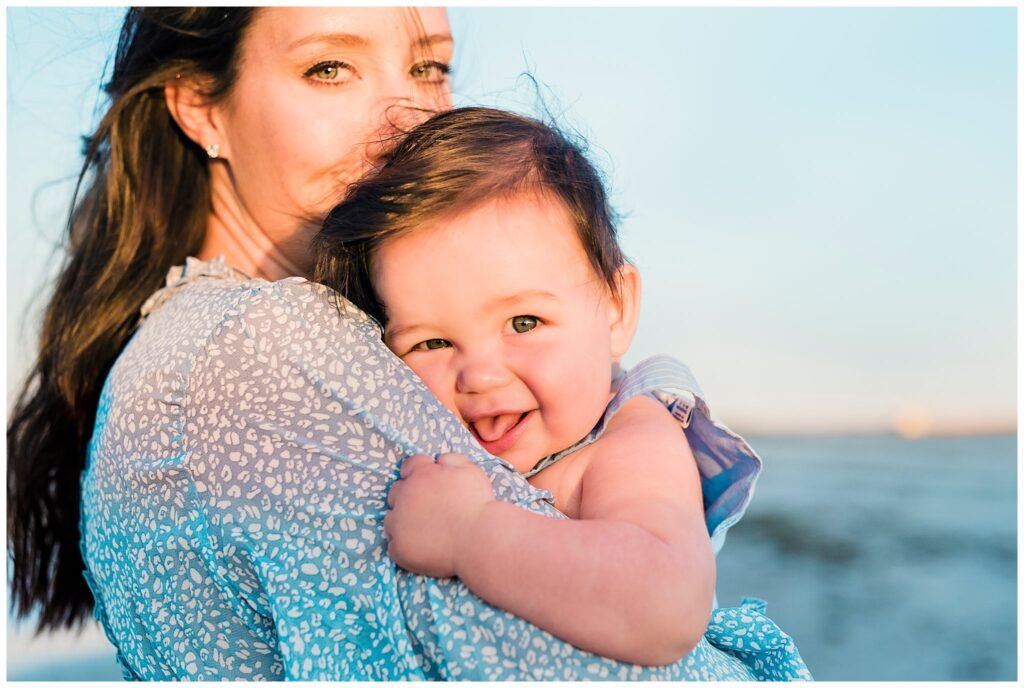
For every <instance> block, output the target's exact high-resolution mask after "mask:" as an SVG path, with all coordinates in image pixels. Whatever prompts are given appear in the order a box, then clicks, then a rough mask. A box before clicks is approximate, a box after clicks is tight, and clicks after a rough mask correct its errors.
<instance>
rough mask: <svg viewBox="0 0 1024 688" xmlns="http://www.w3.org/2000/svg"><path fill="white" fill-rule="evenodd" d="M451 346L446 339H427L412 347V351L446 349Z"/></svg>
mask: <svg viewBox="0 0 1024 688" xmlns="http://www.w3.org/2000/svg"><path fill="white" fill-rule="evenodd" d="M449 346H451V343H450V342H449V341H448V340H447V339H428V340H427V341H425V342H420V343H419V344H417V345H416V346H414V347H413V348H412V350H413V351H433V350H434V349H446V348H448V347H449Z"/></svg>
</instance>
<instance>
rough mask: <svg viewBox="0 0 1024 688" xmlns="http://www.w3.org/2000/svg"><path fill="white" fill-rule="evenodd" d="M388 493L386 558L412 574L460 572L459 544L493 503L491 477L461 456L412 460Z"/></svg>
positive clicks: (385, 531) (445, 574) (385, 517)
mask: <svg viewBox="0 0 1024 688" xmlns="http://www.w3.org/2000/svg"><path fill="white" fill-rule="evenodd" d="M400 475H401V478H400V479H399V480H397V481H396V482H395V484H394V485H392V486H391V491H390V492H388V506H390V507H391V511H389V512H388V513H387V514H385V516H384V534H385V535H386V536H387V538H388V540H389V543H388V555H390V556H391V558H392V559H394V561H395V563H396V564H398V565H399V566H401V567H402V568H404V569H408V570H409V571H412V572H414V573H422V574H425V575H427V576H433V577H435V578H449V577H451V576H455V575H457V574H456V563H457V559H458V552H459V547H460V545H461V544H462V543H463V542H465V538H466V537H467V535H468V534H469V531H470V529H471V527H472V525H473V522H474V521H475V520H476V518H477V516H478V514H479V513H480V511H481V510H482V509H483V507H485V506H486V505H487V504H488V503H490V502H493V501H494V490H492V489H491V482H490V480H488V479H487V475H486V474H485V473H484V472H483V471H482V470H481V469H480V467H479V466H477V465H476V464H474V463H473V462H472V461H470V460H469V459H468V458H466V457H465V456H464V455H463V454H442V455H441V456H440V457H439V458H438V460H437V462H436V463H435V462H434V461H433V459H431V458H430V457H429V456H422V455H415V456H410V457H409V458H407V459H406V460H405V462H404V463H402V468H401V471H400Z"/></svg>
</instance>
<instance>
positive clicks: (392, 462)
mask: <svg viewBox="0 0 1024 688" xmlns="http://www.w3.org/2000/svg"><path fill="white" fill-rule="evenodd" d="M327 296H328V293H327V290H326V288H324V287H321V286H319V285H313V284H310V283H308V282H306V281H304V280H301V279H298V278H291V279H287V280H282V281H280V282H274V283H267V282H265V281H262V280H251V279H248V278H246V277H245V276H244V275H242V274H241V273H239V272H237V271H235V270H232V269H230V268H228V267H227V266H226V265H225V264H224V263H223V261H220V260H218V261H212V262H209V263H201V262H199V261H195V260H193V259H190V260H189V262H188V263H187V264H186V265H185V266H183V267H180V268H176V269H175V270H172V272H171V274H170V275H169V279H168V285H167V287H166V288H165V289H163V290H161V291H160V292H158V293H157V294H155V295H154V297H153V298H152V299H150V301H148V302H147V304H146V306H145V308H144V311H143V315H144V317H145V320H144V321H143V323H142V324H141V326H140V327H139V329H138V330H137V332H136V333H135V335H134V337H133V338H132V340H131V342H129V344H128V346H127V347H126V348H125V350H124V351H123V352H122V354H121V356H120V357H119V359H118V360H117V362H116V363H115V365H114V367H113V368H112V369H111V371H110V374H109V375H108V378H107V381H106V385H105V386H104V389H103V393H102V397H101V399H100V405H99V410H98V413H97V419H96V426H95V431H94V434H93V438H92V441H91V443H90V447H89V460H88V465H87V468H86V471H85V472H84V474H83V478H82V490H83V492H82V520H81V531H82V543H81V544H82V552H83V555H84V558H85V561H86V564H87V568H88V570H87V571H86V573H85V575H86V578H87V580H88V582H89V584H90V587H91V588H92V590H93V593H94V595H95V598H96V616H97V618H99V619H100V620H101V622H102V623H103V625H104V628H105V630H106V633H107V636H108V637H109V638H110V640H111V642H112V643H113V644H114V645H115V646H116V648H117V653H118V661H119V662H120V663H121V665H122V667H123V669H124V673H125V677H126V678H134V679H144V680H154V679H206V680H216V679H253V680H256V679H264V680H283V679H303V680H315V679H328V680H330V679H334V680H345V679H375V680H397V679H477V680H501V679H506V680H515V679H537V680H548V679H562V680H574V679H624V680H645V679H676V680H680V679H698V680H716V679H728V680H750V679H757V678H762V679H763V678H777V679H795V678H809V674H807V670H806V667H805V666H804V664H803V662H802V661H801V660H800V657H799V654H798V653H797V652H796V649H795V647H793V644H792V641H791V640H790V639H789V637H788V636H787V635H785V634H784V633H782V631H781V630H779V629H778V627H777V626H775V625H774V624H773V623H771V622H770V621H769V620H767V618H766V617H763V615H753V614H749V613H744V611H743V609H742V608H737V609H731V610H730V609H724V610H721V609H720V610H716V611H715V614H716V616H715V618H714V619H712V626H711V627H709V633H708V634H707V635H706V636H705V638H704V639H702V640H701V642H700V644H699V645H698V646H697V648H695V649H694V651H693V652H691V653H690V654H689V655H688V656H687V657H685V658H684V659H683V660H682V661H680V662H678V663H676V664H673V665H669V666H664V667H653V668H652V667H639V666H634V665H628V664H622V663H619V662H615V661H612V660H608V659H604V658H601V657H597V656H595V655H592V654H589V653H587V652H583V651H581V650H578V649H576V648H574V647H572V646H571V645H568V644H566V643H564V642H562V641H560V640H558V639H556V638H554V637H553V636H551V635H550V634H548V633H546V632H544V631H542V630H539V629H537V628H536V627H534V626H531V625H530V624H528V623H526V622H525V621H523V620H521V619H519V618H517V617H515V616H513V615H511V614H508V613H506V612H504V611H501V610H498V609H495V608H494V607H491V606H490V605H488V604H486V603H484V602H483V601H481V600H480V599H479V598H477V597H476V596H474V595H473V594H472V593H470V592H469V591H468V590H467V589H466V587H465V586H464V585H462V584H461V583H460V582H459V581H458V580H457V579H443V580H438V579H432V578H426V577H423V576H417V575H413V574H410V573H408V572H405V571H402V570H398V569H396V567H395V565H394V563H393V562H391V560H390V559H389V558H388V557H387V555H386V543H385V541H384V537H383V530H382V527H381V521H382V518H383V514H384V512H385V510H386V501H385V498H386V494H387V489H388V487H389V486H390V485H391V483H392V482H393V481H394V480H395V479H396V477H397V473H398V466H399V464H400V462H401V461H402V459H404V458H405V456H407V455H408V454H410V453H417V452H419V453H426V454H437V453H440V452H446V451H459V452H464V453H466V454H468V455H469V456H470V457H471V458H472V459H473V460H474V461H476V462H477V463H478V464H479V465H480V466H481V467H482V468H483V470H484V471H486V472H487V474H488V475H489V476H490V478H491V481H492V484H493V486H494V489H495V493H496V494H497V496H498V498H499V499H503V500H505V501H509V502H512V503H516V504H519V505H521V506H523V507H524V508H528V509H531V510H534V511H537V512H539V513H543V514H546V515H549V516H551V517H555V518H562V517H563V516H562V515H561V514H559V512H557V511H556V510H555V509H554V506H553V504H552V503H551V501H550V495H549V494H548V493H546V492H543V491H539V490H536V489H534V488H532V487H531V486H530V485H529V484H528V483H527V482H526V481H525V479H523V477H522V476H521V475H519V474H518V473H516V472H515V471H514V470H513V469H512V468H511V467H510V466H509V465H508V464H506V463H505V462H503V461H501V460H500V459H498V458H495V457H492V456H489V455H488V454H486V453H485V452H483V451H482V450H481V449H480V447H479V446H477V445H476V443H475V442H474V441H473V440H472V438H471V437H470V436H469V435H468V433H467V432H466V431H465V430H464V429H463V428H462V427H461V425H460V424H459V423H458V422H457V420H456V419H455V418H454V417H453V416H452V415H451V414H450V413H449V412H448V411H447V410H445V409H444V408H443V407H442V406H441V405H440V404H439V403H438V402H437V401H436V399H434V397H433V396H432V395H431V394H430V393H429V391H427V389H426V387H425V386H424V385H423V384H422V383H421V382H420V381H419V380H418V379H417V378H416V377H415V376H414V375H413V373H412V372H411V371H409V370H408V369H407V368H406V367H405V366H404V364H402V362H401V361H400V360H399V359H397V358H395V357H394V356H393V355H392V354H391V352H390V351H388V350H387V349H386V348H385V347H384V345H383V344H382V343H381V342H380V338H379V330H378V328H377V327H376V325H375V324H374V323H373V322H372V321H371V320H370V319H369V318H367V317H366V316H365V315H363V314H361V313H359V312H358V311H355V310H354V309H349V311H348V312H345V313H339V312H338V310H337V309H335V308H334V306H332V305H331V303H330V300H329V299H328V298H327ZM744 619H750V621H745V620H744ZM716 624H717V625H716ZM715 629H724V630H715ZM744 629H747V630H744ZM741 631H742V632H749V633H753V634H754V636H756V637H758V638H759V640H758V644H759V645H760V646H762V647H764V648H770V650H771V652H772V653H774V654H772V655H771V661H769V659H767V658H766V657H765V656H763V655H761V654H757V653H755V654H753V655H751V654H750V653H749V648H743V652H737V648H736V647H734V645H735V644H733V645H732V646H731V645H730V643H729V638H732V637H734V636H736V635H737V634H738V633H740V632H741ZM754 636H751V637H754Z"/></svg>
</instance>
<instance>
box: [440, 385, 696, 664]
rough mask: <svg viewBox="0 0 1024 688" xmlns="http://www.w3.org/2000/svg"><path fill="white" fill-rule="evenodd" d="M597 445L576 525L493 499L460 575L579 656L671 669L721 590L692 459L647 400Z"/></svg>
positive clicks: (675, 428) (469, 538)
mask: <svg viewBox="0 0 1024 688" xmlns="http://www.w3.org/2000/svg"><path fill="white" fill-rule="evenodd" d="M592 448H593V450H594V452H595V453H594V454H593V456H592V457H591V459H590V462H589V464H588V466H587V468H586V471H585V472H584V475H583V477H582V497H581V502H580V519H579V520H572V521H557V520H552V519H550V518H545V517H543V516H539V515H537V514H533V513H530V512H527V511H525V510H523V509H520V508H518V507H516V506H514V505H511V504H507V503H503V502H489V503H487V504H486V505H485V506H484V507H483V508H482V509H481V510H480V511H479V512H478V518H476V519H475V521H474V524H473V527H472V528H469V529H467V531H466V538H465V540H464V541H463V542H462V544H461V546H460V547H459V548H458V552H457V554H456V562H455V572H456V574H457V575H458V576H459V577H460V578H461V579H462V580H463V581H464V582H465V583H466V585H467V586H469V588H470V589H471V590H472V591H473V592H474V593H476V594H477V595H479V596H480V597H482V598H484V599H485V600H487V601H488V602H491V603H492V604H494V605H496V606H499V607H502V608H504V609H507V610H508V611H511V612H512V613H514V614H516V615H518V616H521V617H523V618H524V619H526V620H528V621H530V622H532V623H533V624H535V625H538V626H540V627H542V628H544V629H546V630H548V631H550V632H551V633H553V634H554V635H556V636H558V637H560V638H563V639H565V640H568V641H569V642H571V643H572V644H574V645H576V646H578V647H580V648H583V649H585V650H589V651H591V652H594V653H596V654H600V655H604V656H606V657H612V658H615V659H619V660H622V661H628V662H633V663H636V664H665V663H669V662H673V661H676V660H678V659H679V658H681V657H682V656H684V655H685V654H686V653H688V652H689V651H690V650H691V649H693V647H694V646H695V645H696V644H697V642H698V641H699V640H700V637H701V635H702V634H703V633H704V630H705V628H706V626H707V621H708V618H709V617H710V613H711V601H712V597H713V595H714V584H715V563H714V555H713V553H712V550H711V542H710V539H709V537H708V533H707V527H706V526H705V523H704V511H703V503H702V499H701V488H700V479H699V476H698V473H697V468H696V465H695V463H694V460H693V456H692V454H691V452H690V450H689V446H688V445H687V444H686V440H685V436H683V434H682V431H681V430H680V428H679V425H678V424H677V423H676V422H675V421H674V420H673V419H672V417H671V416H670V415H669V414H668V412H667V411H666V410H665V409H664V407H663V406H662V405H661V404H659V403H658V402H656V401H654V400H653V399H649V398H637V399H634V400H632V401H630V402H629V403H627V404H626V405H625V406H624V407H623V408H622V410H621V411H620V412H619V413H618V414H617V415H616V416H615V417H614V418H613V419H612V421H611V423H610V425H609V427H608V429H607V430H606V431H605V434H604V435H603V436H602V438H601V439H600V440H599V441H598V442H596V443H595V444H594V445H592Z"/></svg>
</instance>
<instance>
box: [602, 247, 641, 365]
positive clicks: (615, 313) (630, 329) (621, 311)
mask: <svg viewBox="0 0 1024 688" xmlns="http://www.w3.org/2000/svg"><path fill="white" fill-rule="evenodd" d="M615 278H616V280H618V285H619V291H618V294H615V293H614V292H613V293H612V294H611V295H610V297H609V299H608V325H609V327H610V328H611V344H612V360H613V361H618V360H619V359H621V358H622V357H623V356H624V355H625V353H626V350H627V349H629V345H630V344H631V343H632V341H633V335H634V334H635V333H636V326H637V323H638V321H639V320H640V271H639V270H637V269H636V267H635V266H633V265H630V264H629V263H626V264H624V265H623V266H622V267H620V268H619V270H618V274H617V275H616V276H615Z"/></svg>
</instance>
